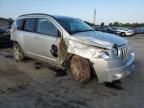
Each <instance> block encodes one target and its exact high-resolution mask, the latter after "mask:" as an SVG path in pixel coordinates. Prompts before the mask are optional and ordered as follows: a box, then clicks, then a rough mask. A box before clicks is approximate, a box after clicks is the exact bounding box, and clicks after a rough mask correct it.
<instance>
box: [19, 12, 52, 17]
mask: <svg viewBox="0 0 144 108" xmlns="http://www.w3.org/2000/svg"><path fill="white" fill-rule="evenodd" d="M27 15H46V16H51V17H53V16H52V15H49V14H44V13H31V14H24V15H20V16H19V17H22V16H27Z"/></svg>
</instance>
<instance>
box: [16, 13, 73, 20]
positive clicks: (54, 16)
mask: <svg viewBox="0 0 144 108" xmlns="http://www.w3.org/2000/svg"><path fill="white" fill-rule="evenodd" d="M33 15H34V16H36V15H42V16H50V17H53V18H55V19H57V18H72V17H68V16H60V15H50V14H45V13H31V14H24V15H20V16H19V17H24V16H33Z"/></svg>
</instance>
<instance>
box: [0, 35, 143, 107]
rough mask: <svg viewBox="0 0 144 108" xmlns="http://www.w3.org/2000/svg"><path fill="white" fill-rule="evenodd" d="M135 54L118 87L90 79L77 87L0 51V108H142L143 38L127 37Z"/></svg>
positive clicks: (61, 75)
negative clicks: (132, 62) (126, 73)
mask: <svg viewBox="0 0 144 108" xmlns="http://www.w3.org/2000/svg"><path fill="white" fill-rule="evenodd" d="M128 40H129V44H130V45H131V49H132V50H133V51H134V52H135V54H136V60H135V68H134V70H133V73H132V74H131V75H129V76H128V77H127V78H125V79H123V80H121V81H120V82H119V84H118V85H114V84H99V83H98V82H97V80H96V78H93V79H92V80H91V81H90V82H89V83H87V84H79V83H77V82H75V81H74V80H72V79H71V77H70V76H69V75H67V74H66V73H65V72H64V71H62V70H59V69H56V68H54V67H52V66H49V65H45V64H41V63H39V62H38V61H36V60H30V59H27V60H25V61H24V62H20V63H17V62H15V60H14V58H13V56H12V51H11V49H10V48H1V49H0V108H144V35H137V36H133V37H128Z"/></svg>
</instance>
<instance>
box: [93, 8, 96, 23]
mask: <svg viewBox="0 0 144 108" xmlns="http://www.w3.org/2000/svg"><path fill="white" fill-rule="evenodd" d="M93 23H94V24H96V9H95V10H94V19H93Z"/></svg>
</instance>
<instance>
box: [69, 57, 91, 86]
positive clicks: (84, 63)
mask: <svg viewBox="0 0 144 108" xmlns="http://www.w3.org/2000/svg"><path fill="white" fill-rule="evenodd" d="M69 70H70V73H71V75H72V77H73V79H74V80H76V81H79V82H81V83H85V82H88V81H89V80H90V78H91V72H90V65H89V61H88V60H87V59H85V58H82V57H80V56H77V55H74V56H73V57H72V58H71V61H70V64H69Z"/></svg>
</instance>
